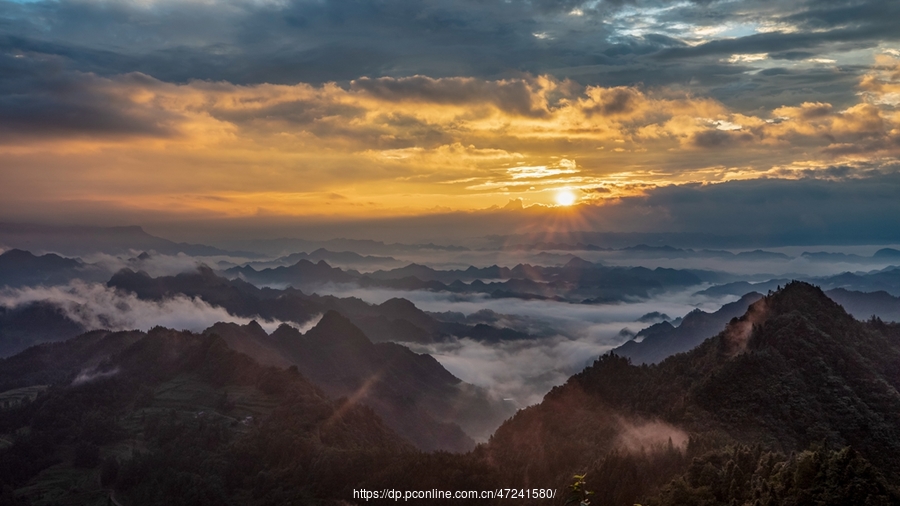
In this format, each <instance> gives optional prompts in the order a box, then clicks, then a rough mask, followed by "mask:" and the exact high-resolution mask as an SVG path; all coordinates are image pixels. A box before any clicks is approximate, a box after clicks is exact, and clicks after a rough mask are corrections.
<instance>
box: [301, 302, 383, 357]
mask: <svg viewBox="0 0 900 506" xmlns="http://www.w3.org/2000/svg"><path fill="white" fill-rule="evenodd" d="M303 337H304V340H305V341H306V342H305V344H306V345H307V346H328V347H334V346H341V347H343V348H345V349H346V350H347V351H351V350H353V351H361V350H365V349H367V348H369V347H370V346H372V341H370V340H369V338H368V337H366V335H365V334H363V331H362V330H360V329H359V327H357V326H356V325H354V324H353V322H351V321H350V320H348V319H347V318H345V317H344V316H343V315H341V314H340V313H338V312H337V311H334V310H331V311H328V312H326V313H325V314H324V315H323V316H322V319H321V320H319V323H317V324H316V326H315V327H313V328H312V329H310V330H309V332H307V333H306V334H305V335H304V336H303Z"/></svg>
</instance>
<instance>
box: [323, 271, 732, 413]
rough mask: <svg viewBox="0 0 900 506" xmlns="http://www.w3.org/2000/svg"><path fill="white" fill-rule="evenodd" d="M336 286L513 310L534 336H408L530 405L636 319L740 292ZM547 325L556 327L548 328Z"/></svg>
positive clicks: (473, 308) (464, 308)
mask: <svg viewBox="0 0 900 506" xmlns="http://www.w3.org/2000/svg"><path fill="white" fill-rule="evenodd" d="M328 288H329V290H328V291H329V292H330V293H334V294H336V295H340V296H354V297H359V298H361V299H363V300H365V301H367V302H370V303H381V302H383V301H385V300H388V299H390V298H393V297H404V298H407V299H409V300H411V301H413V302H414V303H415V304H416V306H418V307H419V308H420V309H423V310H426V311H432V312H444V311H455V312H461V313H463V314H466V315H472V314H474V313H476V312H478V311H481V310H484V309H490V310H492V311H495V312H496V313H500V314H502V315H507V316H503V317H499V318H498V319H497V321H496V323H495V324H497V323H501V324H502V323H506V324H509V326H510V327H511V328H515V329H516V330H523V331H528V330H537V331H538V332H536V337H535V338H534V339H526V340H515V341H503V342H499V343H490V342H480V341H476V340H473V339H470V338H461V339H459V338H452V339H449V340H447V341H444V342H439V343H432V344H415V343H403V344H404V345H406V346H409V347H410V348H412V349H413V350H414V351H416V352H418V353H428V354H430V355H432V356H434V357H435V358H436V359H437V360H438V361H439V362H440V363H441V364H442V365H443V366H444V367H446V368H447V370H449V371H450V372H451V373H453V374H454V375H456V376H457V377H459V378H460V379H462V380H463V381H466V382H468V383H473V384H475V385H479V386H482V387H485V388H488V389H489V390H490V391H492V392H493V393H494V394H495V395H497V396H499V397H501V398H504V399H511V400H512V401H514V402H515V403H516V404H517V405H519V406H521V407H524V406H528V405H531V404H535V403H537V402H540V400H541V399H542V398H543V396H544V394H545V393H547V392H548V391H549V390H550V389H551V388H552V387H554V386H556V385H560V384H562V383H564V382H565V381H566V379H568V378H569V377H570V376H571V375H572V374H575V373H577V372H579V371H581V370H582V369H584V367H586V366H588V365H590V364H591V363H592V362H593V361H594V360H596V359H597V357H599V356H600V355H602V354H603V353H606V352H607V351H609V350H610V349H612V348H615V347H616V346H618V345H620V344H622V342H624V341H625V340H627V339H628V337H627V336H625V335H622V334H621V331H622V329H623V328H627V329H628V330H630V331H631V332H638V331H640V330H641V329H643V328H645V327H647V326H648V324H646V323H640V322H638V321H637V320H638V319H639V318H641V317H642V316H644V315H646V314H647V313H651V312H653V311H658V312H661V313H666V314H668V315H672V316H673V317H676V316H683V315H685V314H687V313H688V312H690V311H691V310H693V309H695V308H697V307H699V308H701V309H703V310H705V311H715V310H717V309H719V307H721V305H722V304H724V303H726V302H730V301H732V300H734V299H735V297H723V298H708V297H701V296H695V295H692V293H693V292H694V291H696V290H697V289H698V288H697V287H694V289H693V290H688V291H683V292H670V293H665V294H660V295H658V296H656V297H654V298H653V299H650V300H645V301H635V302H627V303H621V304H602V305H589V304H567V303H562V302H554V301H535V300H521V299H492V298H490V297H487V296H484V295H477V296H460V295H458V294H451V293H446V292H426V291H412V292H410V291H395V290H385V289H362V288H355V287H349V286H337V287H336V286H330V287H328ZM547 329H553V331H550V332H548V331H547Z"/></svg>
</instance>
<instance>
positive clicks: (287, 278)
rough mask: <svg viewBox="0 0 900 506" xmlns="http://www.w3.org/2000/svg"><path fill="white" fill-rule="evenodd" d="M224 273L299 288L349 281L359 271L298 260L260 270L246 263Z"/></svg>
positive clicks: (322, 261)
mask: <svg viewBox="0 0 900 506" xmlns="http://www.w3.org/2000/svg"><path fill="white" fill-rule="evenodd" d="M225 273H226V274H230V275H232V276H234V275H240V276H241V278H243V279H246V280H248V281H250V282H252V283H256V284H280V285H291V286H293V287H294V288H300V289H303V288H305V287H308V286H315V285H323V284H326V283H349V282H351V281H354V280H356V279H357V278H358V277H359V273H356V272H353V273H347V272H344V271H343V270H341V269H339V268H337V267H331V266H330V265H328V264H327V263H326V262H325V261H324V260H319V261H318V262H317V263H312V262H310V261H309V260H300V261H298V262H297V263H295V264H293V265H290V266H281V267H274V268H266V269H263V270H261V271H257V270H256V269H254V268H253V267H251V266H249V265H246V266H243V267H232V268H230V269H228V270H226V271H225Z"/></svg>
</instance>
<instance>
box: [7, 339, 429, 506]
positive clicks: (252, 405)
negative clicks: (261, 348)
mask: <svg viewBox="0 0 900 506" xmlns="http://www.w3.org/2000/svg"><path fill="white" fill-rule="evenodd" d="M23 371H24V372H27V374H28V375H29V376H28V379H29V380H30V381H28V383H30V385H29V386H30V388H31V392H32V395H31V396H30V397H24V398H23V399H24V400H22V401H17V402H16V403H15V404H14V405H12V406H9V404H8V401H7V403H6V404H3V405H0V434H2V437H3V441H2V444H3V446H2V447H0V489H2V490H3V492H2V494H0V500H2V502H3V503H4V504H21V503H25V504H29V503H31V502H32V501H33V502H34V503H35V504H40V503H43V502H44V501H46V500H47V499H48V498H51V497H52V498H53V499H52V501H53V502H54V503H57V504H107V503H111V504H119V503H120V502H119V501H121V503H124V504H185V505H187V504H193V505H207V504H208V505H213V504H260V505H261V504H291V503H293V504H308V503H310V502H315V503H318V502H320V501H324V502H326V503H334V502H336V501H339V500H344V499H346V498H347V497H352V490H353V487H354V486H355V485H357V484H358V483H360V482H361V481H362V480H364V479H365V478H367V477H368V476H371V475H373V474H375V473H377V472H378V471H379V469H380V467H381V466H383V462H386V461H390V460H391V459H395V458H399V457H402V456H403V455H406V454H413V453H415V452H414V450H413V448H412V447H411V446H410V445H409V444H408V443H407V442H405V441H404V440H402V439H401V438H400V437H398V436H397V435H396V434H395V433H394V432H393V431H391V430H390V429H389V428H388V427H387V426H385V425H384V423H383V422H382V421H381V420H380V419H379V418H378V416H377V415H375V414H374V413H373V412H372V411H371V410H370V409H368V408H366V407H364V406H361V405H359V404H357V403H355V402H354V401H353V400H352V399H351V400H346V399H345V400H340V401H333V400H330V399H328V398H327V397H326V396H325V395H324V394H323V393H322V392H321V391H320V390H319V389H318V388H316V387H315V386H314V385H313V384H311V383H310V382H309V381H308V380H307V379H306V378H304V377H303V376H302V375H301V374H299V373H298V372H297V371H296V369H293V370H287V369H275V368H270V367H263V366H260V365H259V364H257V363H255V362H254V361H253V360H251V359H250V358H248V357H247V356H245V355H242V354H239V353H237V352H235V351H232V350H230V349H229V348H228V347H227V346H225V344H224V343H223V342H222V340H221V339H220V338H218V337H216V336H201V335H197V334H191V333H188V332H175V331H172V330H168V329H163V328H159V327H158V328H155V329H153V330H151V331H150V332H148V333H146V334H144V333H109V332H92V333H88V334H85V335H82V336H80V337H77V338H75V339H72V340H70V341H67V342H65V343H54V344H48V345H41V346H38V347H35V348H32V349H30V350H28V351H27V352H25V353H23V354H20V355H17V356H16V357H12V358H9V359H5V360H0V382H4V381H6V379H7V378H10V377H12V376H14V375H15V374H16V373H17V372H23ZM34 382H41V383H37V384H35V383H34ZM0 384H7V385H8V384H9V383H0ZM18 384H22V381H19V383H18ZM19 391H22V389H21V388H20V389H19ZM0 392H3V391H2V390H0ZM3 395H4V394H3V393H0V397H2V396H3ZM2 406H5V408H4V407H2Z"/></svg>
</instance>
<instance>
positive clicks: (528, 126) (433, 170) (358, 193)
mask: <svg viewBox="0 0 900 506" xmlns="http://www.w3.org/2000/svg"><path fill="white" fill-rule="evenodd" d="M898 69H900V63H898V60H897V59H895V58H891V57H888V56H882V57H879V59H878V60H877V62H876V65H875V66H874V67H873V69H872V72H871V73H870V74H867V75H866V76H865V77H864V78H863V80H862V81H861V83H860V102H859V103H858V104H855V105H853V106H851V107H848V108H846V109H844V110H836V108H835V107H833V106H832V105H831V104H827V103H818V102H817V103H803V104H800V105H798V106H785V107H780V108H776V109H774V110H772V111H769V112H766V113H759V114H749V113H742V112H739V111H733V110H729V109H728V108H727V107H726V106H724V105H723V104H722V103H720V102H717V101H715V100H712V99H710V98H706V97H695V96H692V95H689V94H685V93H683V92H676V91H675V90H667V89H646V88H640V87H612V88H604V87H597V86H588V87H581V86H578V85H576V84H574V83H572V82H569V81H558V80H555V79H553V78H550V77H546V76H538V77H529V76H526V77H521V78H517V79H505V80H497V81H484V80H478V79H474V78H444V79H437V78H430V77H425V76H413V77H408V78H399V79H394V78H379V79H367V78H363V79H358V80H356V81H353V82H351V83H349V84H348V85H347V86H339V85H337V84H334V83H330V84H324V85H321V86H313V85H309V84H304V83H300V84H296V85H291V86H288V85H270V84H261V85H252V86H240V85H234V84H230V83H225V82H203V81H194V82H189V83H186V84H174V83H167V82H162V81H159V80H156V79H153V78H150V77H148V76H145V75H141V74H128V75H122V76H117V77H112V78H105V77H99V76H94V75H91V74H78V75H77V76H75V78H74V79H75V80H76V81H77V82H78V83H79V86H80V87H81V89H83V94H82V95H81V96H80V97H79V100H81V102H80V104H81V107H83V108H84V109H83V110H84V111H87V112H88V113H89V114H87V116H86V117H88V118H93V120H92V121H87V120H85V121H87V123H86V124H85V126H84V127H83V128H78V124H77V123H71V124H66V125H64V126H65V128H62V127H60V128H56V129H53V128H48V129H40V128H32V129H28V128H18V129H16V128H15V127H16V125H15V124H12V123H10V124H9V125H6V127H7V128H8V129H9V130H10V131H15V132H16V134H15V135H11V136H4V138H5V139H7V141H6V142H4V141H2V140H0V159H2V161H3V164H2V165H3V168H2V169H0V171H2V176H3V178H4V182H5V185H4V189H3V190H2V195H0V196H2V197H3V198H7V199H12V200H13V201H23V203H22V204H21V205H23V206H25V205H27V204H26V203H25V202H24V201H26V200H30V201H33V202H35V203H40V205H46V203H49V202H60V201H66V202H70V203H77V202H93V203H97V202H107V203H111V204H110V205H112V206H119V207H123V206H124V207H129V208H139V209H146V210H148V211H154V212H155V211H161V210H167V209H168V210H171V209H173V208H174V209H178V210H180V211H182V212H184V213H187V214H193V215H198V216H199V215H212V216H254V215H260V214H274V215H282V216H358V215H366V216H368V215H384V216H387V215H399V214H416V213H421V212H427V210H428V209H432V208H434V207H435V206H444V207H447V208H451V209H478V208H485V207H488V206H491V205H503V204H505V203H506V202H507V201H508V200H509V199H510V198H521V199H523V202H524V203H525V205H531V204H547V205H553V202H554V195H555V193H554V192H555V190H556V189H557V188H559V187H561V186H565V187H567V188H572V189H583V190H585V191H586V192H588V193H587V194H586V198H587V199H603V198H615V197H619V196H621V195H624V194H628V192H632V193H633V192H636V191H640V190H639V189H640V188H644V187H647V185H650V186H652V185H666V184H671V183H680V182H688V181H699V182H703V181H722V180H728V179H748V178H753V177H759V176H772V175H780V176H779V177H784V176H785V175H786V174H790V173H793V172H791V171H787V172H785V170H784V169H783V168H784V167H791V166H795V165H796V164H798V163H799V164H807V165H808V166H815V165H816V164H817V163H820V162H821V164H823V165H824V164H825V162H826V161H827V162H828V163H832V162H834V161H835V160H845V161H847V162H859V161H860V160H862V159H863V158H867V159H884V158H885V157H888V158H890V157H896V156H897V155H898V152H900V118H898V112H897V106H898V104H900V98H898V97H900V77H898V76H900V70H898ZM45 98H46V97H45ZM50 98H52V99H53V100H55V101H56V102H55V103H61V104H62V106H65V107H70V106H71V104H68V103H66V102H64V100H65V98H64V97H62V98H61V97H50ZM62 106H61V107H62ZM3 121H5V120H0V123H2V122H3ZM10 121H11V120H10ZM804 174H806V175H808V174H809V172H808V171H807V172H804ZM598 187H602V188H606V189H608V190H609V191H604V192H596V191H591V190H593V189H596V188H598ZM335 194H339V195H341V196H343V197H345V198H341V199H334V198H332V197H331V196H333V195H335ZM26 196H27V197H26ZM17 199H18V200H17ZM35 205H38V204H35ZM73 205H75V204H73Z"/></svg>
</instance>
